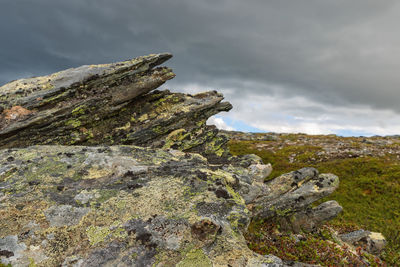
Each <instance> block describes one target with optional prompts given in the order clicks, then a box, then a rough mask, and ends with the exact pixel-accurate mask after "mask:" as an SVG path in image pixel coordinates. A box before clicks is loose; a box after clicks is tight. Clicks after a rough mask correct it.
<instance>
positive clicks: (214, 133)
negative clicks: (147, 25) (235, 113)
mask: <svg viewBox="0 0 400 267" xmlns="http://www.w3.org/2000/svg"><path fill="white" fill-rule="evenodd" d="M170 57H171V55H170V54H158V55H150V56H146V57H140V58H136V59H133V60H130V61H126V62H121V63H114V64H105V65H95V66H83V67H80V68H77V69H70V70H66V71H62V72H59V73H56V74H52V75H49V76H45V77H38V78H30V79H23V80H18V81H14V82H12V83H9V84H6V85H4V86H2V87H0V101H1V102H0V105H1V108H0V112H1V113H0V148H2V150H0V218H1V220H0V259H1V262H2V263H4V264H8V263H11V264H12V265H13V266H28V265H29V264H37V265H38V266H60V265H61V266H152V265H154V266H175V265H177V266H282V264H283V263H282V261H281V260H280V259H278V258H276V257H274V256H272V255H271V256H261V255H259V254H256V253H255V252H253V251H251V250H250V249H249V248H248V247H247V244H246V241H245V239H244V237H243V233H244V232H246V230H247V227H248V225H249V222H250V221H251V220H252V219H268V220H278V221H281V222H284V223H282V224H283V225H285V226H287V227H288V229H292V230H294V231H298V230H299V229H300V230H306V231H312V230H313V229H314V228H315V227H318V226H319V225H320V224H321V223H322V222H324V221H325V220H328V219H331V218H333V217H334V216H336V215H337V214H338V213H339V212H340V211H341V207H340V206H339V205H338V204H337V203H336V202H326V203H323V204H321V205H320V206H318V207H316V208H314V209H312V208H310V205H311V204H312V203H313V202H314V201H317V200H319V199H320V198H322V197H324V196H326V195H328V194H330V193H332V192H333V191H334V190H335V189H336V188H337V186H338V184H339V180H338V178H337V177H336V176H335V175H332V174H319V173H318V171H317V170H315V169H313V168H303V169H300V170H298V171H294V172H291V173H288V174H284V175H282V176H279V177H277V178H275V179H274V180H271V181H269V182H268V183H264V179H265V178H266V176H268V175H269V174H270V173H271V171H272V167H271V165H270V164H266V165H265V164H263V163H262V161H261V159H260V158H259V157H257V156H255V155H247V156H243V157H232V156H231V155H230V154H229V151H228V150H227V149H226V148H225V145H226V142H227V140H228V139H227V137H226V136H225V135H224V134H220V133H218V130H217V129H216V128H215V127H213V126H207V125H206V124H205V123H206V120H207V119H208V118H209V117H210V116H212V115H214V114H216V113H218V112H220V111H228V110H229V109H231V105H230V104H229V103H227V102H222V100H223V96H222V95H221V94H219V93H217V92H215V91H212V92H206V93H201V94H197V95H193V96H192V95H186V94H179V93H171V92H169V91H168V90H165V91H152V90H154V89H155V88H157V87H158V86H159V85H161V84H163V83H164V82H165V81H167V80H168V79H171V78H173V77H174V74H173V73H172V71H171V70H170V69H169V68H166V67H155V66H157V65H159V64H161V63H163V62H164V61H165V60H167V59H169V58H170ZM133 145H135V146H133ZM137 145H139V146H140V147H139V146H137Z"/></svg>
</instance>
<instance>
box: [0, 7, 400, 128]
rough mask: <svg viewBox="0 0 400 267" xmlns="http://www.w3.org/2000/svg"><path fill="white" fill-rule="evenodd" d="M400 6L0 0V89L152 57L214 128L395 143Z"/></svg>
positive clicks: (399, 110)
mask: <svg viewBox="0 0 400 267" xmlns="http://www.w3.org/2000/svg"><path fill="white" fill-rule="evenodd" d="M399 14H400V2H399V1H398V0H385V1H377V0H352V1H348V0H296V1H289V0H249V1H243V0H203V1H187V0H186V1H184V0H181V1H179V0H158V1H155V0H113V1H109V0H68V1H65V0H63V1H60V0H35V1H32V0H18V1H15V0H0V84H4V83H6V82H8V81H10V80H13V79H17V78H23V77H29V76H38V75H44V74H48V73H52V72H55V71H59V70H62V69H65V68H69V67H77V66H80V65H83V64H94V63H107V62H114V61H120V60H124V59H128V58H133V57H136V56H140V55H145V54H149V53H157V52H171V53H173V54H174V58H173V59H171V60H170V61H169V62H167V65H168V66H170V67H172V68H173V69H174V71H175V73H176V74H177V77H176V78H175V79H174V80H172V81H169V82H168V83H167V84H166V85H165V86H164V88H169V89H173V90H174V91H185V92H191V93H194V92H201V91H205V90H218V91H220V92H222V93H223V94H224V95H225V97H226V100H228V101H230V102H231V103H232V104H233V105H234V108H233V110H232V111H230V112H229V113H224V114H220V115H218V116H216V117H214V118H213V119H212V120H211V122H213V123H215V124H217V125H218V126H219V127H225V128H228V129H236V130H244V131H273V132H304V133H310V134H320V133H324V134H329V133H335V134H339V135H374V134H379V135H386V134H400V103H399V102H400V91H399V90H400V86H399V85H400V32H399V25H400V15H399Z"/></svg>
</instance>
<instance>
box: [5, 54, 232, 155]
mask: <svg viewBox="0 0 400 267" xmlns="http://www.w3.org/2000/svg"><path fill="white" fill-rule="evenodd" d="M171 56H172V55H170V54H156V55H150V56H145V57H139V58H136V59H133V60H129V61H125V62H120V63H113V64H103V65H91V66H82V67H79V68H76V69H68V70H65V71H61V72H58V73H55V74H51V75H48V76H43V77H36V78H29V79H21V80H17V81H13V82H11V83H9V84H6V85H4V86H2V87H0V112H1V113H0V148H9V147H26V146H29V145H36V144H57V145H112V144H130V145H140V146H153V147H165V148H169V147H173V148H175V149H181V150H184V151H197V152H204V154H210V155H211V157H212V156H214V155H216V156H214V158H218V157H219V156H221V155H222V154H223V153H225V152H224V151H223V150H222V149H221V146H222V145H223V144H225V143H226V141H227V139H226V138H224V137H223V136H222V137H221V136H218V137H217V136H216V134H217V130H216V129H215V127H209V126H206V121H207V119H208V118H209V117H210V116H212V115H214V114H216V113H218V112H221V111H229V110H230V109H231V108H232V106H231V104H230V103H228V102H222V100H223V96H222V95H221V94H219V93H217V92H215V91H213V92H206V93H201V94H197V95H194V96H192V95H185V94H180V93H171V92H169V91H162V92H160V91H153V92H151V91H152V90H154V89H156V88H157V87H159V86H160V85H162V84H163V83H164V82H165V81H167V80H169V79H171V78H173V77H174V76H175V74H174V73H173V72H172V70H171V69H169V68H166V67H155V66H157V65H159V64H161V63H163V62H164V61H166V60H168V59H169V58H170V57H171ZM149 92H150V93H149ZM146 93H147V94H146ZM138 96H140V97H138Z"/></svg>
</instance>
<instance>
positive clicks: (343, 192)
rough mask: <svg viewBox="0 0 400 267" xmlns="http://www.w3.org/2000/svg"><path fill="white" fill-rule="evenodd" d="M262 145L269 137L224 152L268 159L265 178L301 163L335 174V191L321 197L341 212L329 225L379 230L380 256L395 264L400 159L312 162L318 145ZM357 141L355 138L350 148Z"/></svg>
mask: <svg viewBox="0 0 400 267" xmlns="http://www.w3.org/2000/svg"><path fill="white" fill-rule="evenodd" d="M290 138H292V139H294V138H293V137H292V136H291V137H290ZM262 143H264V144H271V143H269V141H231V142H230V151H231V152H232V154H234V155H244V154H256V155H258V156H260V157H261V158H262V159H263V161H264V163H271V164H272V166H273V169H274V170H273V172H272V174H271V175H270V177H268V179H273V178H275V177H277V176H279V175H281V174H283V173H286V172H290V171H294V170H296V169H299V168H302V167H315V168H317V169H318V170H319V171H320V172H321V173H333V174H335V175H337V176H339V178H340V186H339V189H338V190H337V191H336V192H334V193H333V194H332V195H331V196H329V197H327V198H325V199H323V201H326V200H331V199H334V200H337V201H338V202H339V203H340V204H341V205H342V206H343V209H344V212H343V213H342V214H341V215H340V216H339V217H338V218H336V219H335V220H333V221H332V222H331V223H330V224H331V225H332V226H333V227H335V228H336V229H337V230H339V231H344V229H345V228H346V227H349V225H350V226H353V227H350V228H357V226H358V227H359V228H364V229H367V230H371V231H376V232H381V233H382V234H383V235H384V236H385V237H386V238H387V240H388V245H387V249H386V251H385V252H384V253H383V255H382V258H383V259H384V260H385V261H386V262H387V264H388V265H389V266H397V264H399V263H400V230H399V229H400V162H399V160H398V159H397V158H395V157H393V156H391V155H386V156H384V157H373V156H371V157H363V158H334V159H331V160H324V161H318V153H317V152H319V151H321V150H322V149H321V148H320V147H318V146H309V145H288V146H284V147H281V148H274V151H271V150H268V149H259V148H257V147H256V146H255V145H256V144H262ZM357 145H358V143H356V142H355V143H354V147H356V146H357ZM294 154H295V160H293V155H294ZM291 159H292V160H291ZM291 161H292V162H291ZM253 246H255V244H253Z"/></svg>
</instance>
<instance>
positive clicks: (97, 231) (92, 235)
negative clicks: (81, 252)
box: [86, 225, 111, 246]
mask: <svg viewBox="0 0 400 267" xmlns="http://www.w3.org/2000/svg"><path fill="white" fill-rule="evenodd" d="M86 234H87V236H88V238H89V242H90V245H92V246H95V245H97V244H98V243H101V242H104V240H105V239H106V238H107V237H108V236H109V235H110V234H111V231H110V229H109V227H107V226H103V227H100V226H93V225H91V226H89V227H88V228H87V229H86Z"/></svg>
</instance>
